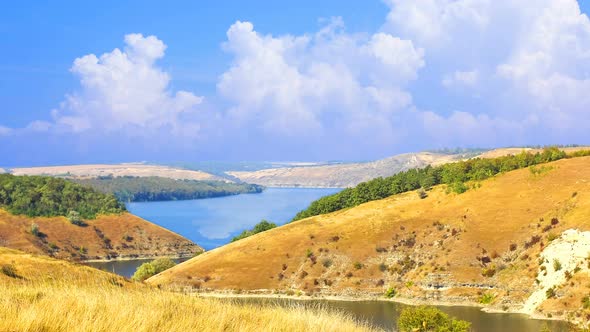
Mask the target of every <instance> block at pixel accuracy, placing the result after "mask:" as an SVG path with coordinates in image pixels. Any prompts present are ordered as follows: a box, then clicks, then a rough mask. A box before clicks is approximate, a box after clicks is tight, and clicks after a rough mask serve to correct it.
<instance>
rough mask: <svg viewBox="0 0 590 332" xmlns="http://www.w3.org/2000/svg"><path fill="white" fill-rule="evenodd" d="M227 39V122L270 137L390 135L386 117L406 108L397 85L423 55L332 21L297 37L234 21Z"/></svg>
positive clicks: (413, 73) (407, 100)
mask: <svg viewBox="0 0 590 332" xmlns="http://www.w3.org/2000/svg"><path fill="white" fill-rule="evenodd" d="M227 37H228V40H227V42H226V43H225V49H226V51H227V52H229V53H231V54H232V55H233V56H234V60H233V63H232V66H231V67H230V68H229V69H228V70H227V71H226V72H225V73H223V74H222V75H221V77H220V79H219V83H218V85H217V88H218V91H219V94H220V95H222V96H223V97H225V98H226V99H228V100H229V101H231V102H232V109H231V112H230V113H229V114H230V118H231V119H232V121H250V122H249V124H250V125H252V126H259V127H260V128H261V129H262V130H264V131H266V132H271V133H280V134H292V135H298V134H303V133H305V134H306V135H314V134H321V133H325V132H326V131H329V130H336V129H334V128H335V127H337V128H338V129H337V130H343V131H344V132H348V133H349V134H353V135H356V134H361V133H366V130H370V128H371V126H372V125H375V126H378V127H383V125H384V124H385V127H386V128H387V130H392V127H391V125H388V124H391V122H392V117H391V114H392V113H395V112H397V111H400V110H403V109H404V108H407V107H408V106H409V105H410V104H411V99H412V98H411V96H410V94H409V93H407V91H406V90H405V87H406V85H407V83H408V82H410V81H412V80H415V79H416V77H417V76H418V71H419V70H420V68H422V67H423V66H424V60H423V54H424V52H423V50H422V49H419V48H416V47H414V45H413V43H412V42H411V41H409V40H402V39H400V38H397V37H395V36H392V35H389V34H386V33H376V34H374V35H371V36H365V35H354V34H348V33H346V32H345V31H344V27H343V23H342V21H341V20H340V19H333V20H332V21H331V22H330V23H329V24H328V25H326V26H324V27H323V28H322V29H320V30H319V31H318V32H317V33H315V34H308V35H302V36H291V35H285V36H272V35H265V34H262V33H259V32H257V31H256V30H255V29H254V26H253V24H252V23H250V22H239V21H238V22H236V23H235V24H233V25H232V26H231V27H230V28H229V30H228V32H227Z"/></svg>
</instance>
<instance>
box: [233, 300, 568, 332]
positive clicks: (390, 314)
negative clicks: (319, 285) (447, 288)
mask: <svg viewBox="0 0 590 332" xmlns="http://www.w3.org/2000/svg"><path fill="white" fill-rule="evenodd" d="M232 301H235V302H237V303H248V304H255V305H263V306H268V305H279V306H282V307H292V306H303V307H307V308H313V309H317V308H318V307H322V308H326V309H328V310H333V311H340V312H344V313H346V314H350V315H352V316H353V317H354V318H356V319H358V320H360V321H363V322H367V323H369V324H370V325H373V326H375V327H379V328H382V329H385V330H387V331H392V330H395V328H396V326H397V319H398V317H399V315H400V313H401V311H402V310H403V309H404V308H406V307H408V306H407V305H404V304H401V303H395V302H384V301H330V300H291V299H269V298H236V299H232ZM436 307H437V308H438V309H440V310H442V311H443V312H445V313H447V314H449V315H451V316H453V317H456V318H458V319H462V320H466V321H469V322H471V327H472V331H473V332H529V331H530V332H539V331H541V329H542V328H543V326H544V325H545V324H546V325H547V327H549V329H550V330H551V331H552V332H567V331H569V329H568V326H567V325H568V324H567V323H565V322H561V321H545V320H535V319H530V318H529V317H528V316H526V315H521V314H508V313H486V312H483V311H481V310H480V309H479V308H477V307H458V306H453V307H449V306H436Z"/></svg>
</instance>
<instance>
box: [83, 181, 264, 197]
mask: <svg viewBox="0 0 590 332" xmlns="http://www.w3.org/2000/svg"><path fill="white" fill-rule="evenodd" d="M73 181H75V182H77V183H79V184H82V185H85V186H89V187H92V188H94V189H96V190H98V191H100V192H103V193H108V194H114V195H115V196H116V197H117V198H118V199H119V200H120V201H121V202H149V201H172V200H187V199H199V198H210V197H219V196H228V195H237V194H246V193H260V192H262V190H263V189H264V187H262V186H259V185H255V184H247V183H230V182H223V181H196V180H175V179H169V178H162V177H155V176H153V177H133V176H123V177H112V176H103V177H99V178H94V179H75V180H73Z"/></svg>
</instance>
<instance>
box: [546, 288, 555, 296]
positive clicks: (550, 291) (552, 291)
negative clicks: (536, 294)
mask: <svg viewBox="0 0 590 332" xmlns="http://www.w3.org/2000/svg"><path fill="white" fill-rule="evenodd" d="M545 295H546V296H547V298H548V299H551V298H554V297H555V287H551V288H549V289H547V291H545Z"/></svg>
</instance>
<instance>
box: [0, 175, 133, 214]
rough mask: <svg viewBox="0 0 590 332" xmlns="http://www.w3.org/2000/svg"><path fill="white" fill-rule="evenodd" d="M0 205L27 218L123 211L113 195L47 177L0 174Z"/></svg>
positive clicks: (123, 207) (121, 205) (123, 208)
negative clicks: (73, 212) (72, 213)
mask: <svg viewBox="0 0 590 332" xmlns="http://www.w3.org/2000/svg"><path fill="white" fill-rule="evenodd" d="M0 207H1V208H3V209H5V210H7V211H8V212H10V213H12V214H17V215H26V216H29V217H55V216H66V215H68V213H70V212H71V211H76V212H77V213H78V214H79V216H80V217H81V218H84V219H94V218H96V216H97V215H98V214H113V213H121V212H124V211H126V209H125V205H124V204H122V203H121V202H119V200H117V198H116V197H115V196H114V195H110V194H104V193H101V192H99V191H97V190H94V189H92V188H88V187H85V186H82V185H80V184H76V183H73V182H71V181H67V180H64V179H59V178H52V177H48V176H14V175H11V174H0Z"/></svg>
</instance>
